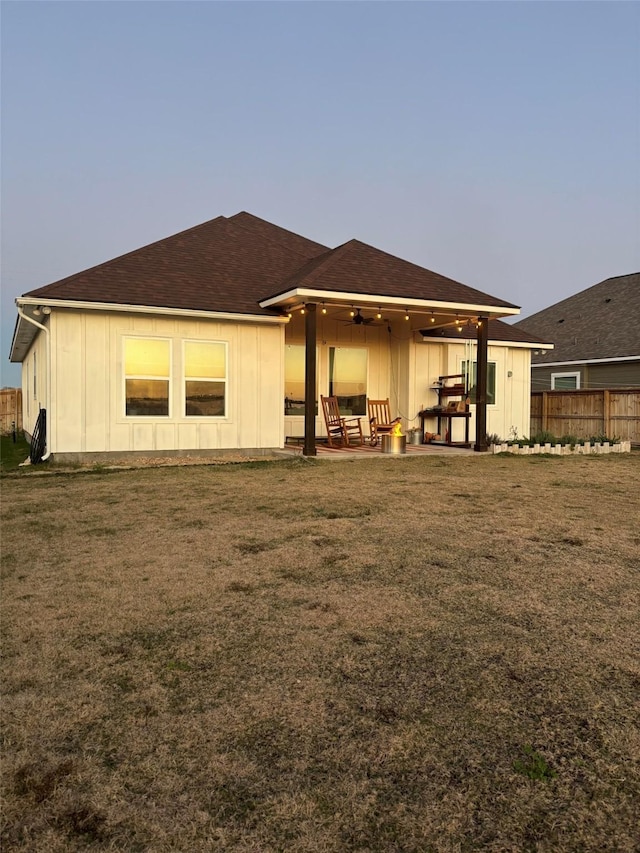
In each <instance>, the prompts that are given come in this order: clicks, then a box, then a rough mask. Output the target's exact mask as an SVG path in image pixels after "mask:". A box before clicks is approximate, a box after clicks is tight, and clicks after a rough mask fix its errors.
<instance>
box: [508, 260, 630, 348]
mask: <svg viewBox="0 0 640 853" xmlns="http://www.w3.org/2000/svg"><path fill="white" fill-rule="evenodd" d="M514 325H515V326H516V327H517V328H519V329H523V330H524V331H526V332H530V333H531V334H534V335H540V336H541V337H543V338H544V339H545V340H547V341H551V342H552V343H554V344H555V348H554V349H553V350H550V351H549V352H546V353H544V354H542V355H537V356H535V357H534V359H533V361H534V363H535V364H545V363H547V362H555V363H558V362H565V361H597V360H598V359H603V358H624V357H625V356H634V355H640V273H632V274H630V275H621V276H616V277H614V278H608V279H606V280H605V281H601V282H600V283H599V284H594V285H593V287H589V288H587V289H586V290H583V291H581V292H580V293H576V294H575V295H574V296H570V297H568V298H567V299H563V300H562V301H561V302H557V303H556V304H555V305H551V306H550V307H549V308H545V309H544V310H543V311H538V313H537V314H532V316H531V317H527V318H525V319H524V320H520V321H519V322H518V323H515V324H514Z"/></svg>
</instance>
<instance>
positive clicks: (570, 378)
mask: <svg viewBox="0 0 640 853" xmlns="http://www.w3.org/2000/svg"><path fill="white" fill-rule="evenodd" d="M578 388H580V374H579V373H552V374H551V390H552V391H577V390H578Z"/></svg>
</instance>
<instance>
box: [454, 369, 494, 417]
mask: <svg viewBox="0 0 640 853" xmlns="http://www.w3.org/2000/svg"><path fill="white" fill-rule="evenodd" d="M468 373H469V362H468V361H463V362H462V374H463V376H464V379H463V382H464V383H465V385H466V384H467V381H466V380H467V374H468ZM470 379H471V382H470V383H469V385H470V388H469V397H470V399H471V402H472V403H475V402H476V385H477V382H478V362H477V361H474V362H473V363H472V367H471V376H470ZM495 402H496V363H495V361H488V362H487V405H488V406H494V405H495Z"/></svg>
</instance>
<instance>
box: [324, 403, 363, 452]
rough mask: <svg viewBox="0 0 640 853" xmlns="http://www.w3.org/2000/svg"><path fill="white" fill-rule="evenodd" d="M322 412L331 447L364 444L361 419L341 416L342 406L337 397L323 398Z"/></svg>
mask: <svg viewBox="0 0 640 853" xmlns="http://www.w3.org/2000/svg"><path fill="white" fill-rule="evenodd" d="M320 399H321V400H322V412H323V414H324V422H325V425H326V427H327V441H328V443H329V447H336V446H347V445H349V444H362V443H363V440H364V439H363V436H362V425H361V423H360V418H345V417H344V415H341V414H340V406H339V404H338V398H337V397H323V396H322V395H321V396H320Z"/></svg>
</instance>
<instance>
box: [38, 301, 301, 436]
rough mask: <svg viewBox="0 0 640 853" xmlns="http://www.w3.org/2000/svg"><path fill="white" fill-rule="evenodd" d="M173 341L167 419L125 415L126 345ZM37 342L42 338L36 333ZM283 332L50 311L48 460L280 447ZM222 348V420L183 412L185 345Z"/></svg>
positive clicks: (150, 317) (234, 324)
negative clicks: (139, 340)
mask: <svg viewBox="0 0 640 853" xmlns="http://www.w3.org/2000/svg"><path fill="white" fill-rule="evenodd" d="M128 336H133V337H138V336H139V337H158V338H162V339H165V340H169V341H170V342H171V383H170V395H171V398H170V414H169V416H168V417H127V416H126V415H125V401H124V372H123V371H124V365H123V357H124V343H123V341H124V339H125V338H126V337H128ZM40 337H42V336H40ZM283 337H284V330H283V328H282V326H281V325H277V326H276V325H273V326H271V325H265V324H257V323H251V322H247V323H242V322H237V321H228V322H227V321H218V320H211V321H209V320H202V319H188V318H171V317H162V316H154V315H142V314H131V315H128V314H123V313H119V312H113V313H110V312H102V311H82V312H81V311H73V310H69V311H65V310H60V309H59V310H56V311H54V312H52V314H51V349H52V365H51V368H52V415H53V416H52V418H51V423H50V428H51V447H52V451H53V452H54V453H100V452H114V451H120V452H123V451H124V452H131V451H136V452H139V451H150V452H161V451H174V450H178V451H187V450H215V449H234V448H246V449H250V448H256V449H260V448H265V449H267V448H276V447H281V446H282V443H283V440H284V436H283V427H282V399H283V395H284V380H283V372H284V371H283ZM185 340H194V341H223V342H226V343H227V347H228V349H227V358H228V363H227V414H226V417H224V418H192V417H186V416H184V414H183V375H182V348H183V341H185Z"/></svg>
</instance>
